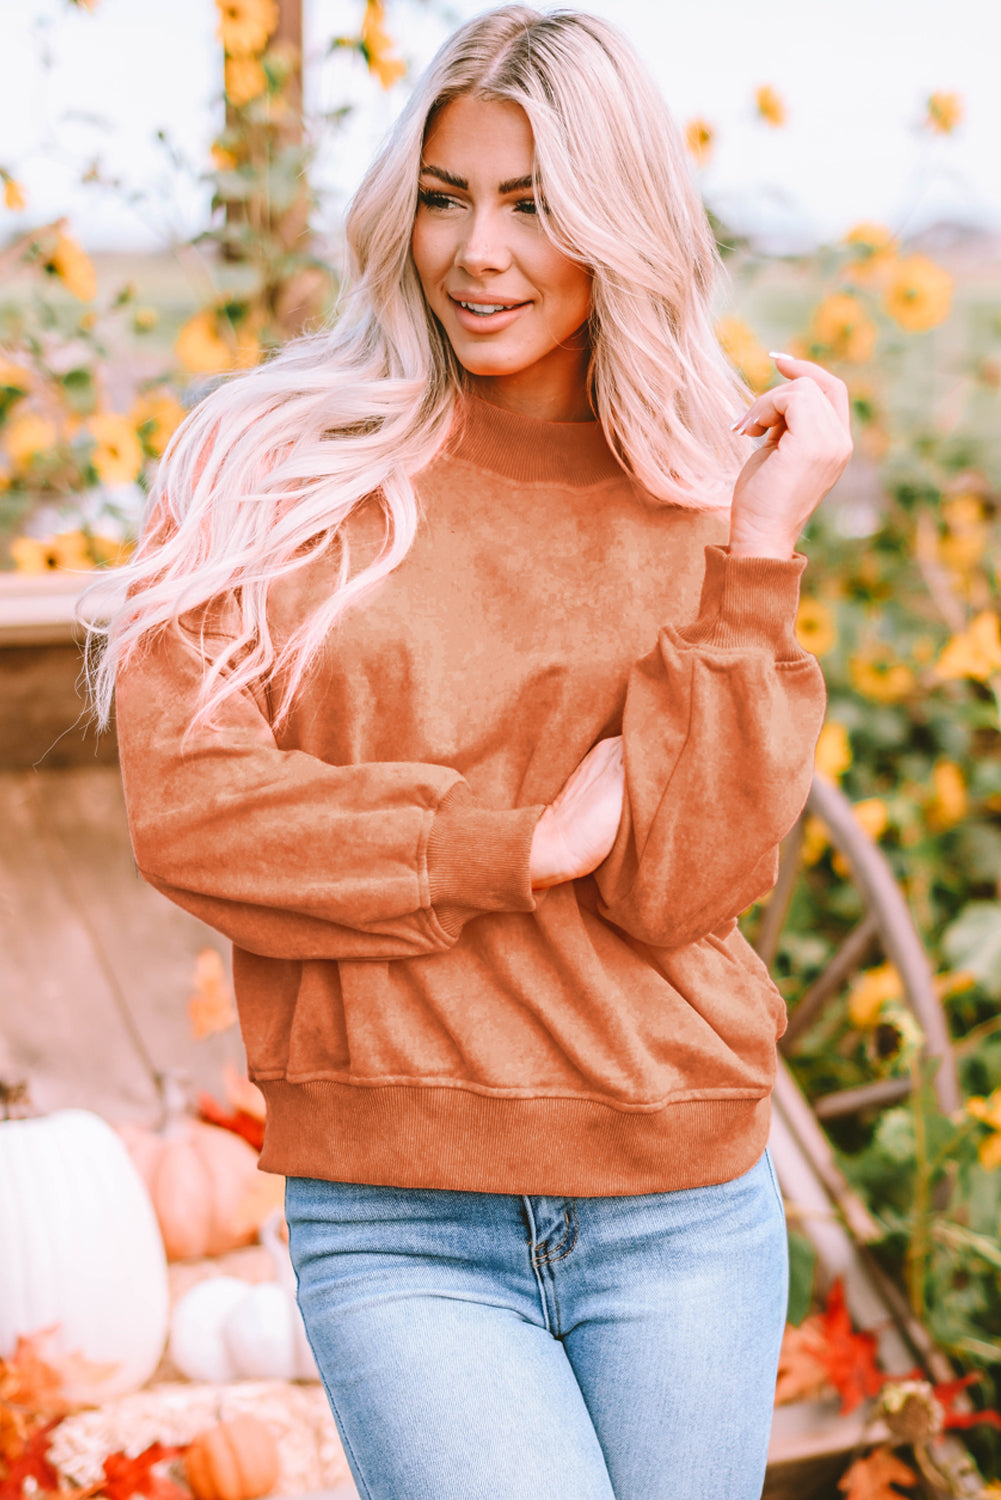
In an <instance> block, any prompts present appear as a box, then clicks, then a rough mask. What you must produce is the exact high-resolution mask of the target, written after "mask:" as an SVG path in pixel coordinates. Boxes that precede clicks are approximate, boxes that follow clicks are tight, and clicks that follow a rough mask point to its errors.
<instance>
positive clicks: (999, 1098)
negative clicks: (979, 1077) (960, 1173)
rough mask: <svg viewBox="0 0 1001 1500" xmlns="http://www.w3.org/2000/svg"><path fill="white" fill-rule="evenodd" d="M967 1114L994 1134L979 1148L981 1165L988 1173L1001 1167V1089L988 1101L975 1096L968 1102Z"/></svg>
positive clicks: (990, 1096) (989, 1097)
mask: <svg viewBox="0 0 1001 1500" xmlns="http://www.w3.org/2000/svg"><path fill="white" fill-rule="evenodd" d="M966 1112H967V1114H968V1115H972V1117H973V1118H974V1119H975V1120H980V1121H981V1123H982V1124H984V1125H989V1126H990V1128H991V1130H992V1132H993V1134H991V1135H989V1136H986V1137H985V1139H984V1140H982V1141H981V1142H980V1145H979V1146H978V1148H977V1154H978V1155H979V1157H980V1165H981V1166H983V1167H986V1168H987V1169H988V1171H990V1170H991V1169H992V1168H994V1167H1001V1089H995V1090H994V1092H993V1094H990V1095H988V1097H987V1098H986V1099H985V1098H983V1097H982V1096H981V1095H978V1094H974V1095H973V1096H972V1097H971V1098H969V1099H967V1101H966Z"/></svg>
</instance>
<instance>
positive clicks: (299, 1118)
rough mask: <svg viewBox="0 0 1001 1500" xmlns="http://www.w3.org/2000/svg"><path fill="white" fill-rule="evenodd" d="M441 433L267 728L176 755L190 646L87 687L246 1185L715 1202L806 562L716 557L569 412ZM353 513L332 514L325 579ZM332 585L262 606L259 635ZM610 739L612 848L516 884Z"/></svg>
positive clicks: (732, 1145) (728, 1133)
mask: <svg viewBox="0 0 1001 1500" xmlns="http://www.w3.org/2000/svg"><path fill="white" fill-rule="evenodd" d="M463 409H464V420H463V421H462V422H459V423H457V424H456V428H455V429H454V432H453V436H452V437H451V438H450V440H449V443H448V445H447V447H446V449H445V450H444V451H443V452H442V453H441V454H440V455H439V456H438V457H437V458H436V459H435V460H434V462H433V463H432V464H430V465H429V466H428V467H427V468H426V469H425V470H423V471H422V472H421V473H420V474H419V475H418V476H417V479H416V485H417V489H418V494H419V496H420V499H421V502H422V508H423V516H422V519H421V522H420V526H419V530H418V535H417V538H416V541H415V543H414V545H413V547H412V549H411V551H410V552H409V553H408V555H407V557H406V558H405V560H404V561H403V563H402V564H401V565H400V566H399V567H398V568H397V569H396V570H395V572H393V573H392V574H391V575H390V576H389V577H388V579H386V580H385V581H384V583H383V584H382V585H381V586H380V588H379V589H378V591H377V592H376V593H375V594H374V595H372V596H370V597H369V599H368V601H367V602H364V603H362V604H361V605H359V606H358V607H357V608H356V609H353V610H352V611H350V612H349V613H348V614H347V615H346V616H344V618H343V619H342V621H341V623H340V624H339V625H338V626H337V627H336V628H335V630H334V631H333V632H332V634H331V638H330V641H329V643H328V646H329V649H327V650H326V652H325V655H324V658H323V659H322V662H321V664H320V665H319V666H317V667H316V668H314V669H313V670H312V671H311V673H310V674H309V676H308V677H307V679H306V683H305V687H304V690H303V692H302V694H301V696H300V699H299V701H298V706H297V708H296V709H295V710H294V711H293V714H292V716H291V718H290V720H289V721H288V722H287V723H286V724H285V725H283V727H282V728H281V730H280V731H278V732H277V733H276V732H275V731H274V730H273V729H272V723H271V719H272V717H273V714H272V698H271V696H270V694H269V693H267V692H264V691H262V692H258V693H250V692H246V693H243V694H241V695H239V696H238V697H237V698H235V699H231V700H230V701H229V704H228V706H227V707H226V708H225V709H224V710H223V711H222V714H221V716H220V718H219V721H218V724H217V726H216V728H214V729H213V730H211V731H200V732H199V733H198V734H196V735H195V737H194V739H193V740H192V741H191V742H190V743H189V746H188V747H187V749H186V751H185V753H184V754H182V753H181V749H180V741H181V736H182V733H183V731H184V729H185V727H186V725H187V722H188V720H189V719H190V716H191V708H192V703H193V700H194V694H195V691H196V687H197V685H198V681H199V676H200V671H201V665H200V657H199V654H198V652H197V651H196V649H195V647H194V644H193V641H194V633H193V631H192V630H189V629H177V630H175V631H172V632H170V633H169V634H168V635H166V636H165V637H163V638H161V639H160V641H159V642H158V643H157V644H156V645H155V647H154V648H153V649H152V650H150V651H148V652H146V653H141V654H138V655H137V656H136V657H134V658H133V660H132V662H131V663H130V664H129V665H128V666H127V667H126V668H124V669H123V670H122V671H121V672H120V673H119V678H118V683H117V721H118V733H119V742H120V753H121V766H122V774H123V778H124V785H125V794H126V801H127V806H128V813H129V823H130V830H131V836H132V842H133V849H134V853H135V858H136V862H137V865H138V868H139V870H140V872H141V874H142V875H143V876H144V878H145V879H146V880H147V881H149V882H150V883H151V884H152V885H154V886H155V887H156V888H157V889H159V890H160V891H162V892H164V894H166V895H167V896H169V897H170V898H171V899H172V900H173V901H175V902H177V903H178V905H180V906H182V907H185V908H186V909H187V910H189V911H191V912H194V913H195V914H196V915H197V916H199V917H201V918H202V919H203V920H204V921H206V922H208V923H210V924H211V925H212V926H213V927H215V928H217V929H218V930H219V931H220V932H222V933H224V934H225V935H226V936H228V937H229V938H230V939H231V940H232V942H233V976H234V984H235V989H236V997H237V1004H238V1008H239V1013H240V1025H241V1029H242V1033H243V1038H244V1043H245V1046H246V1051H247V1058H248V1063H249V1071H250V1076H251V1077H252V1078H253V1079H254V1081H255V1082H256V1083H257V1084H258V1085H259V1086H260V1088H261V1089H262V1090H263V1092H264V1095H265V1097H266V1100H267V1126H266V1135H265V1142H264V1150H263V1154H262V1157H261V1166H262V1168H263V1169H264V1170H266V1171H270V1172H280V1173H285V1174H288V1175H298V1176H311V1177H325V1178H329V1179H332V1180H335V1181H338V1180H339V1181H346V1182H359V1183H374V1184H385V1185H390V1186H399V1187H435V1188H457V1189H472V1190H478V1191H485V1192H498V1193H526V1194H554V1195H556V1194H559V1195H580V1196H583V1195H619V1194H629V1193H643V1192H661V1191H665V1190H669V1189H675V1188H686V1187H693V1186H701V1185H704V1184H708V1183H714V1182H721V1181H726V1180H728V1179H730V1178H732V1177H735V1176H737V1175H738V1174H740V1173H741V1172H743V1171H745V1170H747V1169H748V1168H749V1167H750V1166H751V1165H752V1164H753V1163H754V1161H755V1160H756V1159H757V1157H758V1156H759V1155H760V1154H761V1151H762V1150H763V1149H764V1146H765V1144H766V1141H767V1136H768V1125H769V1096H770V1091H771V1087H772V1083H773V1080H774V1074H775V1061H776V1058H775V1043H776V1039H777V1037H778V1036H779V1035H780V1034H781V1032H782V1030H783V1029H784V1026H785V1012H784V1006H783V1003H782V1000H781V997H780V995H779V993H778V991H777V989H776V988H775V986H774V984H773V983H772V981H771V979H770V978H769V975H768V973H767V971H766V969H765V967H764V965H763V964H762V963H761V961H760V960H759V959H758V958H757V956H756V955H755V954H754V952H753V951H752V949H751V948H750V947H749V945H748V944H747V942H746V941H745V940H744V938H743V937H742V935H741V933H740V932H739V930H738V928H737V925H736V924H737V917H738V915H739V913H740V912H742V911H743V910H744V909H745V908H746V907H747V906H749V905H750V904H751V903H752V902H753V901H754V900H755V899H756V898H758V897H760V896H761V895H763V894H764V893H765V892H766V891H768V890H769V889H770V888H771V886H772V885H773V883H774V880H775V876H776V871H777V846H778V843H779V841H780V840H781V839H782V838H783V837H784V836H785V834H786V833H787V832H788V830H789V829H790V828H791V826H792V824H793V823H794V822H795V820H796V818H797V816H798V814H799V812H800V810H801V808H802V807H803V804H804V802H805V800H806V797H807V793H808V791H809V786H810V780H811V775H812V768H813V751H814V745H815V742H816V739H817V735H818V733H819V731H820V727H821V723H822V720H823V715H824V708H825V692H824V683H823V678H822V676H821V672H820V668H819V667H818V665H817V662H816V660H815V658H814V657H813V656H811V655H810V654H808V653H807V652H806V651H804V650H803V649H802V648H801V647H800V646H799V644H798V642H797V640H796V637H795V634H794V631H793V622H794V620H795V615H796V608H797V603H798V597H799V581H800V576H801V574H802V572H803V569H804V567H805V565H806V558H805V557H804V556H803V555H802V554H800V553H797V554H796V555H795V557H794V558H792V559H791V560H789V561H776V560H772V559H764V558H747V557H730V556H729V554H728V552H727V549H726V546H725V545H724V544H725V539H726V529H727V527H726V522H725V520H723V519H721V518H720V516H719V515H718V514H717V515H715V516H712V515H709V514H706V513H698V512H693V511H690V510H685V509H681V508H679V507H676V506H664V505H660V504H656V503H654V502H653V501H652V500H651V498H650V496H649V495H648V494H647V493H646V492H645V491H644V490H643V489H642V488H641V487H640V486H639V485H638V484H637V483H636V482H635V481H633V480H631V479H630V478H629V477H628V476H627V475H626V474H625V473H624V472H623V471H622V470H621V468H620V467H619V465H618V463H617V462H616V460H615V458H614V456H613V455H612V453H611V451H610V450H609V448H608V446H607V444H606V442H605V439H604V436H603V433H602V430H601V427H600V425H599V424H598V423H583V424H582V423H551V422H544V421H541V420H537V419H535V418H530V417H521V416H515V415H512V414H511V413H509V412H506V411H503V410H501V409H500V408H498V407H494V406H491V405H488V404H487V403H485V402H483V401H479V400H476V399H470V400H468V401H466V402H465V403H464V408H463ZM380 517H381V511H380V507H379V505H378V503H377V502H376V501H375V500H371V501H367V502H365V503H364V504H363V505H362V506H361V507H360V508H359V509H358V510H357V511H356V512H354V513H353V514H352V517H351V519H350V521H349V526H350V528H351V531H350V535H351V538H352V542H353V547H352V555H353V556H360V555H361V553H363V552H364V551H365V549H366V548H373V549H374V548H376V547H377V546H378V544H379V541H380V539H381V535H382V523H381V518H380ZM336 561H337V559H336V556H334V555H331V554H328V555H327V556H326V557H325V558H323V559H321V560H317V561H313V562H311V563H310V564H309V566H308V567H307V568H305V569H303V570H300V571H299V572H297V573H295V574H294V575H292V576H291V577H290V578H286V579H284V580H281V581H280V583H279V584H278V585H276V586H275V587H274V589H273V591H272V599H271V603H270V606H269V622H270V624H271V628H272V632H273V635H274V637H275V640H276V642H279V643H280V641H281V640H283V639H285V638H287V635H288V633H289V632H290V631H291V630H292V629H293V628H294V626H295V624H296V623H297V622H299V621H300V620H301V619H302V617H303V612H304V611H305V610H307V609H308V608H309V607H310V605H311V603H312V602H314V601H315V600H317V599H319V598H321V597H323V596H324V595H325V594H326V593H328V592H329V589H330V588H331V587H332V580H333V579H334V577H335V573H336ZM212 622H213V623H212V628H213V629H214V630H215V631H216V632H217V633H220V632H225V629H226V610H225V607H223V608H216V609H215V611H214V613H213V615H212ZM189 623H190V622H189ZM619 733H621V734H622V736H623V747H624V761H625V780H626V791H625V798H624V807H623V813H622V819H621V823H620V826H619V830H618V834H617V837H616V840H615V845H614V847H613V849H612V851H611V854H610V855H609V857H608V858H607V859H606V860H605V862H604V863H603V864H602V865H600V866H599V868H598V869H597V870H596V871H595V872H594V874H593V875H589V876H586V877H583V878H581V879H578V880H574V881H570V882H566V883H564V884H561V885H558V886H553V887H551V888H550V889H548V890H545V891H538V892H535V893H533V891H532V889H531V881H530V876H529V849H530V844H531V839H532V833H533V830H534V827H535V823H536V821H537V820H538V818H539V816H540V814H541V813H542V810H543V808H544V807H545V806H546V804H547V803H549V802H550V801H551V800H552V799H553V797H554V796H555V795H556V793H557V792H558V791H559V790H560V788H561V787H562V785H563V783H564V782H565V781H566V779H567V777H568V776H569V775H570V773H571V771H572V770H573V769H574V767H575V766H576V765H577V764H578V762H579V761H580V760H581V759H582V758H583V756H584V755H585V754H586V753H587V751H588V750H589V749H590V748H591V746H592V745H594V744H595V742H596V741H597V740H599V739H602V738H604V737H606V736H608V735H614V734H619Z"/></svg>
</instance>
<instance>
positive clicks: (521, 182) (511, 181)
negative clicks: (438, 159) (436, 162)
mask: <svg viewBox="0 0 1001 1500" xmlns="http://www.w3.org/2000/svg"><path fill="white" fill-rule="evenodd" d="M425 172H426V173H427V174H428V175H429V176H430V177H437V178H438V181H439V182H445V183H447V184H448V186H449V187H454V188H460V189H461V190H462V191H463V192H468V191H469V183H468V182H467V181H466V179H465V177H456V175H455V173H454V172H446V171H445V168H444V167H435V166H432V165H431V163H430V162H427V163H424V162H422V163H421V174H422V175H423V174H424V173H425ZM530 187H534V182H533V180H532V176H531V173H529V175H528V176H527V177H509V178H508V179H507V181H506V182H502V183H501V184H500V186H499V188H498V192H500V193H501V194H504V193H520V192H522V191H523V190H524V189H525V188H530Z"/></svg>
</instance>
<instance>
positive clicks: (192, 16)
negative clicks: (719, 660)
mask: <svg viewBox="0 0 1001 1500" xmlns="http://www.w3.org/2000/svg"><path fill="white" fill-rule="evenodd" d="M304 3H305V24H306V41H305V52H306V56H307V107H308V108H310V109H313V110H319V109H330V108H333V107H336V106H338V105H340V104H343V103H346V102H352V103H353V104H354V106H355V107H354V112H353V114H352V116H351V117H350V119H349V122H348V124H347V126H346V127H345V128H343V129H341V130H340V131H338V132H336V133H333V134H331V135H330V136H329V139H328V142H327V144H326V145H325V148H324V150H323V152H322V155H321V159H320V162H319V166H318V176H319V179H320V181H321V182H322V184H323V185H324V186H325V187H326V188H328V189H329V190H330V194H331V203H332V205H333V207H332V210H331V224H333V223H334V222H335V219H336V207H337V204H342V203H343V202H344V201H345V200H346V198H347V197H348V196H349V195H350V193H351V191H352V190H353V188H354V187H355V186H356V184H357V182H358V180H359V178H360V176H361V173H362V171H363V170H364V167H365V164H366V163H367V161H368V159H369V158H370V156H371V155H372V153H373V151H374V149H375V148H376V146H377V145H378V143H379V141H380V139H381V138H382V136H383V135H384V133H385V131H386V130H387V129H388V128H389V126H390V124H391V123H392V120H393V118H394V116H395V114H396V112H397V111H398V109H399V108H400V106H401V104H402V102H403V100H404V99H405V97H406V91H407V85H406V82H404V83H402V84H400V85H398V86H397V87H396V88H395V89H393V90H391V91H390V92H389V93H384V92H383V91H382V90H381V89H379V88H378V86H377V85H376V84H375V82H374V80H372V79H371V78H370V77H369V76H368V74H367V72H366V70H365V68H364V65H363V63H362V62H361V60H360V59H359V58H357V57H355V56H352V55H349V54H347V53H338V54H336V55H335V56H334V57H333V58H328V59H327V60H326V61H324V60H323V53H324V50H325V47H326V43H327V42H328V41H329V39H330V38H331V37H333V36H336V35H343V34H348V33H352V32H357V29H358V24H359V19H360V15H361V11H362V8H363V6H362V0H304ZM488 8H490V7H489V6H487V5H484V4H482V3H477V0H424V3H422V0H387V6H386V10H387V24H388V29H389V30H390V31H391V32H392V33H393V35H394V36H396V37H397V38H398V40H399V43H400V49H401V51H402V52H403V54H404V56H406V58H407V59H408V61H409V62H410V63H411V64H412V66H413V68H414V69H416V70H417V71H419V70H420V68H421V67H423V66H424V64H425V63H426V62H427V61H428V60H429V59H430V57H431V55H432V54H433V52H434V51H435V49H436V47H437V46H438V45H439V43H440V42H441V41H442V40H443V39H444V37H445V36H446V35H447V34H448V32H449V31H450V30H451V29H452V27H453V26H454V25H455V24H456V23H457V22H458V21H461V20H464V19H466V18H467V17H469V16H472V15H475V14H477V13H479V12H480V11H482V10H484V9H488ZM541 8H543V9H546V8H551V7H549V6H547V5H546V4H545V3H543V5H542V6H541ZM581 8H582V9H589V10H591V11H593V12H595V13H597V14H600V15H603V16H606V17H607V18H608V19H610V20H612V21H615V22H616V23H617V24H618V25H619V26H620V27H621V28H622V29H623V30H624V31H625V32H626V34H627V35H628V36H629V37H630V38H631V39H632V40H633V41H634V42H635V43H636V44H637V45H638V47H639V48H640V50H641V53H642V56H643V57H644V59H645V60H646V62H647V65H648V66H649V67H650V69H651V71H652V72H653V74H654V76H655V78H656V79H657V81H658V83H659V85H660V87H661V89H662V91H663V93H664V95H665V97H666V99H667V101H668V104H669V106H670V108H671V111H672V113H673V114H674V117H675V119H676V120H677V121H678V123H679V125H684V123H685V122H686V121H687V120H688V119H690V118H691V117H692V116H695V115H700V116H702V117H704V118H705V119H707V120H708V121H709V122H710V124H711V125H712V126H713V128H714V130H715V131H716V137H717V139H716V146H715V149H714V151H713V154H712V157H711V159H710V161H709V163H708V165H707V166H706V167H705V168H704V170H703V173H702V177H701V183H702V188H703V192H704V194H705V196H706V199H707V201H708V202H709V203H710V205H711V206H713V207H714V208H716V209H717V211H718V212H719V213H720V214H721V216H722V217H723V218H724V219H725V220H726V221H727V222H730V223H733V224H735V225H736V226H737V227H747V228H751V229H754V230H756V231H757V232H758V233H759V234H760V235H761V236H762V237H764V238H770V239H771V240H772V241H773V242H774V244H775V247H776V248H782V247H786V248H795V247H796V245H797V244H798V243H799V242H802V243H803V244H804V245H805V244H807V243H815V242H816V241H817V240H818V239H836V238H838V237H839V236H840V235H841V234H843V233H844V231H845V230H846V229H847V228H849V227H850V226H851V225H852V224H853V223H856V222H857V221H859V220H861V219H877V220H879V221H881V222H883V223H887V224H888V225H890V227H891V228H893V229H894V230H896V231H898V232H901V231H902V232H905V233H906V232H909V231H915V230H918V229H920V228H922V227H924V226H925V225H927V224H928V223H931V222H934V221H935V220H936V219H941V218H949V219H954V220H959V221H962V222H971V223H980V224H983V225H985V226H986V227H988V228H992V229H995V230H1001V165H999V149H998V148H999V145H1001V87H999V83H998V58H999V57H1001V0H836V3H835V0H769V4H768V5H767V6H765V7H755V6H754V5H749V4H747V3H746V0H698V3H695V4H693V3H691V0H685V3H683V4H682V3H681V0H617V3H607V0H585V3H584V4H583V5H582V6H581ZM214 31H215V7H214V4H213V3H212V0H168V3H164V0H98V3H97V6H96V10H95V12H94V13H93V14H90V13H87V12H86V11H78V10H75V9H74V8H73V7H71V6H70V5H69V4H68V3H67V0H0V70H2V77H3V88H2V89H0V166H2V167H4V168H5V169H7V170H8V171H10V172H12V173H13V174H14V176H15V177H16V178H17V179H18V180H19V181H20V182H22V183H23V184H24V186H25V187H26V189H27V192H28V196H29V203H28V208H27V210H26V212H25V213H24V214H22V215H16V214H12V213H10V212H4V211H3V210H2V209H0V243H2V242H3V241H4V240H5V239H6V238H7V237H8V236H9V234H10V233H12V232H14V231H15V230H16V229H18V228H20V227H25V228H26V227H28V226H29V225H30V224H32V223H37V222H41V221H43V220H45V219H47V218H51V217H54V216H56V215H57V214H67V215H68V216H69V218H70V220H71V223H72V226H73V230H74V232H75V233H76V234H77V235H78V237H79V238H80V239H81V240H82V241H83V242H84V244H85V245H87V246H88V248H90V249H92V250H101V249H116V248H117V249H129V250H132V249H151V250H152V249H156V248H159V247H161V246H163V245H164V244H165V243H167V242H168V241H169V239H170V238H171V237H173V236H178V237H182V238H183V237H185V236H187V235H189V234H191V233H193V232H195V231H196V230H197V229H198V227H199V226H200V223H201V222H202V221H203V217H204V212H205V202H206V200H205V190H204V187H200V186H199V185H198V184H197V182H196V180H195V179H194V176H193V175H192V176H191V177H190V178H189V177H186V176H185V173H184V171H183V169H179V168H178V167H177V166H176V165H174V166H171V165H170V163H169V160H168V152H167V151H166V150H165V148H164V146H163V145H162V144H161V145H158V144H157V142H156V135H157V132H158V131H162V132H164V133H165V135H166V137H167V140H168V142H169V147H170V151H171V152H172V153H174V155H175V157H176V156H180V157H186V158H188V159H190V161H191V162H192V163H193V164H194V165H195V168H196V169H197V166H198V165H199V164H203V163H204V162H205V160H206V158H207V152H208V147H209V145H210V143H211V140H212V138H213V134H214V132H215V131H216V130H217V129H218V128H219V124H220V120H221V104H220V102H219V99H218V91H219V73H220V56H219V44H218V42H217V41H216V40H215V36H214ZM43 59H47V63H46V64H45V65H43ZM765 83H767V84H770V85H771V86H772V87H773V88H775V89H776V90H777V91H778V93H779V95H780V96H781V98H782V99H783V101H784V103H785V105H786V107H787V111H788V123H787V125H785V126H784V127H783V128H781V129H773V128H771V127H769V126H768V125H766V124H764V123H763V122H761V121H759V120H758V119H756V117H755V111H754V103H753V96H754V90H755V88H756V87H757V86H758V85H760V84H765ZM936 89H942V90H948V91H956V92H958V93H959V94H961V95H962V97H963V102H964V119H963V122H962V123H961V125H960V126H959V128H958V129H957V130H956V131H955V133H954V134H953V135H952V136H949V137H936V136H932V135H931V134H930V133H929V132H928V131H927V130H924V129H922V128H921V122H922V120H923V117H924V112H925V100H926V98H927V96H928V94H929V93H930V92H931V91H932V90H936ZM95 159H96V160H99V162H100V166H101V170H102V172H103V173H105V174H110V175H112V176H114V177H116V178H117V179H118V181H119V183H120V184H121V191H119V192H110V191H106V190H104V189H100V188H96V189H95V188H94V187H93V186H92V187H90V188H88V189H84V188H81V187H80V186H78V185H77V184H76V182H75V178H76V177H78V176H79V173H80V170H81V167H83V166H85V165H86V164H88V163H90V162H91V161H93V160H95ZM123 197H124V198H125V199H126V200H127V201H122V200H123Z"/></svg>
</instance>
